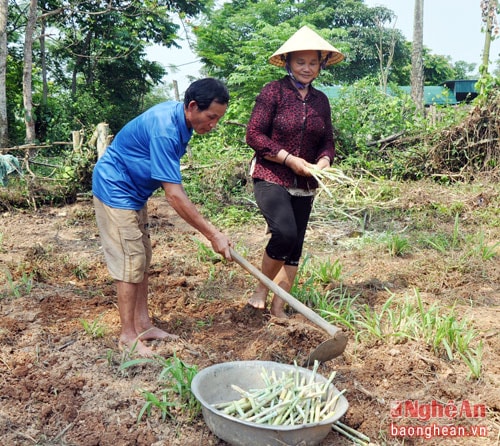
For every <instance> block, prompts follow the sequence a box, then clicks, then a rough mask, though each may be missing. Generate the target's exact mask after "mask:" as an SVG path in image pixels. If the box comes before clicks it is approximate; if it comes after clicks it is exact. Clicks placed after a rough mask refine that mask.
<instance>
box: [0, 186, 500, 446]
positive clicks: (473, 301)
mask: <svg viewBox="0 0 500 446" xmlns="http://www.w3.org/2000/svg"><path fill="white" fill-rule="evenodd" d="M407 187H408V189H407V190H406V191H403V194H402V196H403V197H404V198H403V199H402V200H401V203H400V206H401V207H402V208H406V209H408V208H410V207H412V206H413V207H415V206H417V207H418V206H420V207H425V206H427V205H428V204H429V203H431V202H435V201H439V200H443V201H444V202H445V203H446V204H447V205H448V206H451V204H450V200H451V201H453V200H456V201H457V202H458V201H459V202H461V203H465V204H466V206H468V208H466V209H465V211H464V212H463V213H462V219H463V221H464V222H467V221H468V220H467V219H468V218H469V220H471V219H472V217H473V216H477V209H478V206H484V209H490V207H494V208H496V209H497V210H498V207H499V206H498V203H499V198H498V188H497V186H495V187H493V186H491V187H488V188H486V189H485V190H484V191H483V192H482V193H481V195H482V197H483V198H485V200H480V199H479V197H480V195H479V194H478V192H477V190H476V191H474V190H470V191H469V192H467V191H466V190H464V191H461V192H450V191H449V190H447V191H446V192H445V189H444V188H439V187H438V186H432V187H431V186H429V185H419V184H418V183H417V184H415V185H413V186H411V187H410V186H407ZM490 210H491V209H490ZM150 216H151V231H152V232H151V234H152V240H153V244H154V258H153V265H152V269H151V286H150V308H151V313H152V315H153V317H154V319H155V322H156V323H157V325H158V326H160V327H161V328H163V329H165V330H167V331H169V332H171V333H175V334H177V335H179V336H180V340H179V341H175V342H172V341H170V342H157V341H156V342H154V343H153V348H154V350H155V351H156V352H157V353H158V354H159V355H162V356H164V357H169V356H171V355H173V354H174V353H175V355H176V356H177V357H179V358H181V359H182V360H183V361H184V362H185V363H187V364H190V365H196V366H197V367H198V369H202V368H205V367H207V366H210V365H212V364H215V363H220V362H225V361H236V360H255V359H262V360H272V361H277V362H281V363H287V364H288V363H289V364H292V363H293V362H294V361H295V360H296V361H298V362H299V363H300V362H301V361H302V360H303V359H304V358H306V357H307V355H308V354H309V352H310V351H311V350H312V349H313V348H315V347H316V346H317V345H319V344H320V343H321V342H322V341H324V340H326V339H328V335H327V334H326V333H324V332H323V331H321V330H320V329H318V328H317V327H315V326H314V325H313V324H312V323H310V322H309V321H307V320H306V319H305V318H304V317H302V316H301V315H299V314H296V313H293V312H291V314H290V318H289V319H288V320H278V319H276V318H273V317H271V316H270V314H269V313H268V312H263V313H262V312H259V311H255V310H251V309H249V307H248V306H247V305H246V301H247V298H248V295H249V293H250V292H251V290H252V288H253V286H254V284H255V279H254V278H253V277H251V276H250V275H248V274H247V273H246V272H245V271H243V270H242V269H241V268H240V267H238V266H237V265H236V264H234V263H224V262H208V261H205V260H203V259H199V254H200V249H199V248H198V245H197V242H196V241H195V240H194V238H195V237H196V238H198V236H197V234H196V233H195V231H193V230H192V229H191V228H190V227H189V226H187V225H186V224H185V223H184V222H183V221H182V220H181V219H180V218H179V217H178V216H177V215H176V214H175V213H174V212H173V211H172V209H170V208H169V207H168V205H167V204H166V202H165V200H164V199H162V198H160V197H155V198H153V199H152V200H151V202H150ZM497 217H498V214H497ZM0 221H1V229H0V233H1V236H2V238H1V243H0V263H1V272H0V287H1V288H0V292H1V295H0V439H1V440H0V443H1V444H2V445H8V446H11V445H19V446H21V445H22V446H25V445H26V446H27V445H75V446H76V445H78V446H93V445H102V446H108V445H113V446H129V445H141V446H144V445H155V446H159V445H172V446H173V445H183V446H190V445H193V446H194V445H203V446H205V445H225V444H226V443H224V442H223V441H222V440H220V439H218V438H217V437H215V436H214V435H213V434H212V433H211V432H210V431H209V430H208V428H207V427H206V424H205V423H204V421H203V418H202V416H201V415H199V416H198V417H196V418H195V419H194V420H192V419H189V417H187V416H185V415H183V414H181V413H179V415H178V416H176V417H175V418H174V419H170V418H167V419H166V420H162V419H161V417H160V416H159V413H157V412H154V411H153V413H152V415H151V416H149V417H147V418H144V419H143V420H142V421H141V422H138V421H137V417H138V414H139V412H140V410H141V408H142V407H143V405H144V402H145V400H144V398H143V396H142V395H141V393H140V389H147V390H149V391H151V392H155V391H157V390H158V388H159V383H158V374H159V372H160V370H159V369H158V368H157V367H156V368H155V367H154V366H153V365H143V366H138V367H136V368H131V369H127V370H126V371H120V370H119V366H120V364H121V363H122V361H123V359H124V358H123V356H122V353H120V352H119V351H118V349H117V336H118V331H119V320H118V313H117V308H116V295H115V288H114V285H113V282H112V281H111V280H110V278H109V276H108V274H107V270H106V266H105V264H104V260H103V256H102V252H101V249H100V243H99V236H98V232H97V229H96V226H95V223H94V220H93V209H92V206H91V202H90V201H79V202H77V203H75V204H73V205H70V206H66V207H62V208H43V209H40V210H38V211H36V212H27V211H12V212H7V213H4V214H3V215H1V216H0ZM453 223H454V222H453V218H450V219H449V221H448V222H447V223H446V224H447V225H448V230H449V231H450V233H451V232H452V231H453ZM371 224H372V229H373V230H377V228H376V226H377V222H376V221H372V223H371ZM400 224H401V227H404V226H405V225H406V226H407V225H408V224H411V223H410V222H404V221H402V222H400ZM478 224H479V223H477V219H476V217H474V222H472V221H471V223H470V225H471V226H470V227H467V228H466V229H464V231H465V230H467V231H471V232H473V231H476V232H479V231H485V234H486V236H487V240H489V243H490V244H491V243H492V241H493V242H494V241H495V240H496V241H497V242H498V241H499V240H500V236H499V235H500V228H499V227H498V218H497V225H496V227H495V226H491V227H489V226H488V225H487V224H485V225H484V226H482V227H480V226H477V225H478ZM474 226H476V227H474ZM358 235H359V234H358V233H357V232H356V228H355V227H354V226H353V225H351V224H350V223H335V222H332V223H331V224H329V225H324V224H319V222H316V223H315V222H314V221H313V222H312V225H311V229H310V231H309V232H308V235H307V243H306V248H305V250H306V252H307V254H308V255H311V256H313V257H316V258H332V259H339V261H340V262H341V264H342V266H343V275H344V277H345V279H344V286H345V287H346V289H347V290H348V291H349V293H350V294H351V295H359V300H360V302H362V303H365V304H366V305H369V306H371V307H373V308H374V309H377V310H379V309H380V304H381V303H383V302H385V301H386V300H387V299H388V297H389V295H390V293H393V294H395V295H396V296H399V297H401V296H404V295H414V289H419V290H420V294H421V296H422V299H423V300H424V301H425V302H427V303H432V302H436V301H439V302H440V303H441V304H443V305H444V306H447V305H449V306H451V305H453V304H454V305H455V308H456V310H457V313H458V314H459V315H463V316H466V317H468V318H470V319H471V321H472V325H473V327H474V328H475V329H476V330H477V331H478V332H479V335H480V338H481V339H482V341H483V343H484V355H483V360H482V361H483V373H482V377H481V378H480V379H479V380H473V379H472V380H471V379H468V374H469V369H468V368H467V366H466V365H465V364H464V362H463V361H461V360H459V359H455V360H454V361H449V360H447V359H446V358H445V357H441V356H439V355H436V354H435V353H434V352H433V351H432V350H431V348H430V347H429V346H428V345H427V344H426V343H425V342H423V341H422V340H408V341H406V342H402V343H398V344H394V343H382V342H376V341H371V342H366V341H360V342H356V339H355V337H354V334H353V333H352V332H348V333H347V334H348V337H349V343H348V346H347V349H346V351H345V353H344V354H343V355H342V356H341V357H339V358H336V359H334V360H332V361H329V362H327V363H324V364H322V365H321V366H320V372H321V373H322V374H323V375H325V376H329V374H330V373H331V372H332V371H333V370H336V371H337V375H336V379H335V385H336V386H337V387H338V388H339V389H346V394H345V395H346V397H347V399H348V401H349V409H348V411H347V413H346V415H345V416H344V417H343V419H342V421H343V422H344V423H346V424H348V425H349V426H351V427H353V428H355V429H358V430H359V431H361V432H363V433H364V434H365V435H368V436H369V437H370V438H371V441H372V443H375V444H380V445H383V444H387V445H396V444H404V445H417V444H427V445H436V444H445V445H448V444H449V445H467V446H468V445H470V446H473V445H498V444H499V443H498V442H499V440H498V438H499V426H500V413H499V409H500V407H499V405H500V393H499V389H500V385H499V384H500V370H499V369H500V361H499V358H500V354H499V353H500V339H499V336H498V332H499V330H498V328H499V320H500V317H499V316H500V312H499V304H500V267H499V262H498V257H497V258H496V259H493V260H490V261H484V262H480V263H478V264H469V265H466V266H465V267H464V268H461V269H460V270H459V269H457V268H451V267H449V265H450V264H451V263H449V262H448V261H446V259H444V258H443V257H442V256H440V255H439V254H438V253H436V251H434V250H429V249H426V250H424V249H422V250H418V249H415V250H413V251H412V252H411V254H409V255H407V256H403V257H393V256H390V255H389V254H388V253H387V252H386V251H384V250H383V249H381V248H380V247H378V248H377V247H376V246H374V245H367V247H366V248H364V249H359V248H356V247H350V246H351V245H350V244H349V241H350V240H353V238H355V237H356V236H358ZM231 236H232V238H233V239H234V241H235V242H237V246H238V247H239V248H238V249H243V247H244V252H243V254H244V255H245V256H246V257H247V258H248V259H249V260H250V261H251V262H252V263H253V264H254V265H257V266H258V265H259V259H260V256H261V253H262V249H263V246H264V243H265V239H266V235H265V228H264V225H263V224H262V225H257V226H255V225H249V226H248V227H240V228H238V230H237V231H232V232H231ZM198 240H200V241H201V239H199V238H198ZM447 255H449V253H447ZM445 264H446V265H448V266H447V267H445V266H444V265H445ZM454 264H455V265H456V263H454ZM9 274H10V275H11V278H10V276H9ZM29 276H33V278H34V279H35V282H34V286H33V288H31V289H30V288H29V286H28V281H27V277H29ZM333 286H335V284H332V287H333ZM81 320H86V321H90V322H92V321H99V324H100V325H102V326H104V327H106V332H105V334H104V336H103V337H100V338H92V336H90V335H89V334H88V333H86V331H85V330H84V329H83V325H82V322H81ZM405 400H409V401H417V400H418V401H420V402H422V403H426V402H431V401H434V400H435V401H438V402H441V403H443V404H446V403H448V402H454V403H455V404H458V405H460V404H461V403H462V402H464V401H468V402H470V403H471V404H480V405H485V407H486V408H487V412H486V416H485V417H480V418H470V417H467V416H460V417H457V418H452V419H449V418H444V419H443V418H438V419H436V418H434V419H430V420H428V421H425V422H423V421H422V422H419V421H418V420H414V419H413V420H411V419H410V420H408V419H406V420H394V419H392V418H391V407H392V405H393V403H394V402H395V401H405ZM391 422H395V423H396V424H400V425H402V424H407V425H413V426H415V425H419V424H420V425H430V424H431V423H434V424H437V425H440V426H445V425H449V426H459V425H465V426H467V427H469V428H470V427H478V426H485V427H486V428H487V429H488V436H487V437H483V438H478V437H456V438H452V439H445V438H433V439H430V440H424V439H415V438H410V437H408V436H407V437H404V438H403V437H398V438H392V437H391V435H390V425H391ZM348 444H352V443H351V442H350V441H349V440H347V439H346V438H345V437H341V436H339V435H338V434H337V433H336V432H334V431H332V432H331V433H330V434H329V435H328V437H327V438H326V439H325V440H324V442H323V443H322V445H324V446H327V445H340V446H342V445H348ZM257 446H259V445H257Z"/></svg>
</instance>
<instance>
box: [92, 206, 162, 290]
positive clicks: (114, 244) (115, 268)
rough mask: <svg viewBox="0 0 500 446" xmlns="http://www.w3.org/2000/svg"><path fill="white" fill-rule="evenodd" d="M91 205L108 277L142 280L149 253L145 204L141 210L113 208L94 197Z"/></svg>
mask: <svg viewBox="0 0 500 446" xmlns="http://www.w3.org/2000/svg"><path fill="white" fill-rule="evenodd" d="M94 207H95V216H96V221H97V227H98V228H99V234H100V236H101V244H102V248H103V251H104V257H105V259H106V264H107V266H108V270H109V273H110V274H111V277H113V279H115V280H120V281H123V282H129V283H141V282H142V280H143V279H144V273H145V272H147V271H148V269H149V265H150V263H151V257H152V249H151V240H150V238H149V230H148V207H147V204H146V205H144V207H143V208H142V209H141V210H140V211H134V210H127V209H115V208H111V207H109V206H106V205H105V204H104V203H103V202H102V201H100V200H99V199H98V198H97V197H94Z"/></svg>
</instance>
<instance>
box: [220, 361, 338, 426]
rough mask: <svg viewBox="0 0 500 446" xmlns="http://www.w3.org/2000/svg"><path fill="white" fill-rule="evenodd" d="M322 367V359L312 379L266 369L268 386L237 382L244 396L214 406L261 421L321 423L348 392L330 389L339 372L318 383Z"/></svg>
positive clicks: (332, 412) (265, 375) (289, 423)
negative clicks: (244, 386)
mask: <svg viewBox="0 0 500 446" xmlns="http://www.w3.org/2000/svg"><path fill="white" fill-rule="evenodd" d="M318 366H319V362H318V361H315V363H314V367H313V370H312V375H311V376H310V377H309V378H306V377H305V376H303V375H302V374H301V373H300V372H299V371H298V370H296V371H293V372H289V373H282V375H281V376H280V377H277V376H276V373H275V372H274V371H273V372H272V373H271V374H269V373H268V372H267V371H266V370H262V373H261V376H262V379H263V380H264V383H265V385H266V387H264V388H262V389H250V390H243V389H241V388H240V387H238V386H235V385H233V386H232V388H233V389H234V390H236V391H237V392H239V393H240V394H241V395H242V398H241V399H239V400H236V401H229V402H225V403H219V404H216V405H215V406H214V407H215V408H216V409H218V410H221V411H223V412H224V413H225V414H226V415H230V416H234V417H235V418H238V419H240V420H244V421H248V422H253V423H257V424H268V425H274V426H296V425H302V424H309V423H319V422H321V421H323V420H326V419H328V418H331V417H332V416H333V415H334V414H335V410H336V407H335V406H336V403H337V400H338V398H339V397H340V395H342V394H343V393H344V391H342V392H338V393H336V392H335V390H334V389H331V388H330V384H331V383H332V382H333V379H334V378H335V372H333V373H332V374H331V375H330V377H329V379H328V380H327V382H325V383H320V382H316V374H317V369H318Z"/></svg>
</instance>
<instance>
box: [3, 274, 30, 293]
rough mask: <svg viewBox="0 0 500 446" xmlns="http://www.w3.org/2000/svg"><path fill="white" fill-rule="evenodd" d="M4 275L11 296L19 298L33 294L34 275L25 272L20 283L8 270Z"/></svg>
mask: <svg viewBox="0 0 500 446" xmlns="http://www.w3.org/2000/svg"><path fill="white" fill-rule="evenodd" d="M4 274H5V278H6V281H7V288H8V293H9V294H10V295H11V296H14V297H16V298H19V297H21V296H27V295H29V294H30V293H31V290H32V289H33V286H34V281H33V277H34V276H33V273H27V272H23V274H22V276H21V280H20V281H15V280H14V278H13V277H12V274H11V272H10V271H9V270H7V269H6V270H5V271H4Z"/></svg>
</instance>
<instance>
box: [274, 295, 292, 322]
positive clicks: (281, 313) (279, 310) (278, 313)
mask: <svg viewBox="0 0 500 446" xmlns="http://www.w3.org/2000/svg"><path fill="white" fill-rule="evenodd" d="M271 314H272V315H273V316H274V317H277V318H280V319H288V315H287V314H286V313H285V302H284V301H283V300H282V299H279V298H277V297H275V298H274V299H273V301H272V302H271Z"/></svg>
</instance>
